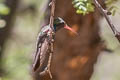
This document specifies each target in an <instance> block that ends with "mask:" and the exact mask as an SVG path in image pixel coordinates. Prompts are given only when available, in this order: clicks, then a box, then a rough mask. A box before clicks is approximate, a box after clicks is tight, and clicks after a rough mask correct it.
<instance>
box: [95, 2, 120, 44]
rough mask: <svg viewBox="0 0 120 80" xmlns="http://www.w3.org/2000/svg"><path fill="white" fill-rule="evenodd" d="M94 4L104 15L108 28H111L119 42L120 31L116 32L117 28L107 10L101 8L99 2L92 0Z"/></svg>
mask: <svg viewBox="0 0 120 80" xmlns="http://www.w3.org/2000/svg"><path fill="white" fill-rule="evenodd" d="M94 4H95V6H96V7H97V8H98V10H99V11H100V12H101V13H102V14H103V16H104V17H105V19H106V21H107V22H108V24H109V26H110V28H111V29H112V31H113V33H114V35H115V37H116V38H117V39H118V41H119V42H120V32H118V31H117V29H116V28H115V26H114V25H113V24H112V21H111V19H110V18H109V16H108V11H107V10H105V9H103V8H102V6H101V5H100V4H99V2H98V1H97V0H94Z"/></svg>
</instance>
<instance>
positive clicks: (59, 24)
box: [53, 17, 77, 34]
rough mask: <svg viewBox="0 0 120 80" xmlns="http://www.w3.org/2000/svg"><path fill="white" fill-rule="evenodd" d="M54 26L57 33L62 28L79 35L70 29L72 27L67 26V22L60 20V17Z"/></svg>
mask: <svg viewBox="0 0 120 80" xmlns="http://www.w3.org/2000/svg"><path fill="white" fill-rule="evenodd" d="M53 25H54V30H55V31H58V30H59V29H61V28H65V29H67V30H70V31H72V32H73V33H75V34H77V32H75V31H74V30H73V29H72V28H70V27H69V26H68V25H67V24H66V22H65V21H64V20H63V19H62V18H60V17H57V18H56V19H54V23H53Z"/></svg>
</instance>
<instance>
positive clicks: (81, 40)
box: [0, 0, 120, 80]
mask: <svg viewBox="0 0 120 80" xmlns="http://www.w3.org/2000/svg"><path fill="white" fill-rule="evenodd" d="M99 1H100V2H101V4H103V1H101V0H99ZM48 3H49V0H0V80H33V76H32V74H31V65H32V60H33V55H34V54H33V53H34V51H35V48H36V46H35V45H36V38H37V34H38V33H39V31H40V28H41V26H43V25H46V24H48V20H49V7H48ZM119 4H120V1H119V0H118V1H117V2H116V3H113V5H115V6H117V7H118V11H117V12H116V14H115V16H110V18H111V19H112V22H113V24H114V25H115V27H116V28H117V29H118V30H119V31H120V22H119V18H120V6H119ZM57 16H59V17H62V18H63V19H64V20H65V21H66V22H67V23H68V24H69V25H70V26H71V27H72V28H73V29H74V30H75V31H77V32H78V33H79V34H80V35H79V36H75V35H74V34H73V33H71V32H68V31H67V30H64V29H62V30H60V31H59V32H58V33H57V34H56V40H55V49H54V55H53V60H52V66H51V71H52V74H53V79H54V80H120V44H119V42H118V41H117V39H116V38H115V37H114V35H113V32H112V31H111V29H110V28H109V25H108V23H107V22H106V20H105V19H104V18H103V16H102V15H101V14H100V13H99V12H98V11H97V10H95V12H94V13H90V14H87V15H85V16H83V15H80V14H76V11H75V9H74V8H73V5H72V0H56V10H55V17H57ZM38 80H50V79H49V77H48V76H42V77H41V78H40V79H38Z"/></svg>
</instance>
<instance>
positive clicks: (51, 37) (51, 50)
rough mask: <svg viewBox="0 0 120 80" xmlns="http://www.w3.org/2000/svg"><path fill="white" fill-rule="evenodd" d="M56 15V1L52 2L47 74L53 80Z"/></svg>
mask: <svg viewBox="0 0 120 80" xmlns="http://www.w3.org/2000/svg"><path fill="white" fill-rule="evenodd" d="M54 13H55V0H52V2H51V15H50V23H49V24H50V27H51V31H50V35H49V36H50V45H49V46H50V55H49V60H48V65H47V72H48V73H49V75H50V78H51V79H52V74H51V71H50V66H51V61H52V55H53V43H54V35H55V34H54V28H53V22H54Z"/></svg>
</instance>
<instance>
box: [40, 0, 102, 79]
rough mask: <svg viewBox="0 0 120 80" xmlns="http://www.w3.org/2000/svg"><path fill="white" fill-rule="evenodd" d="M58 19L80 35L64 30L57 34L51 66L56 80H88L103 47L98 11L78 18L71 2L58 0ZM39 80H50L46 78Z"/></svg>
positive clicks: (56, 11) (56, 12)
mask: <svg viewBox="0 0 120 80" xmlns="http://www.w3.org/2000/svg"><path fill="white" fill-rule="evenodd" d="M55 16H56V17H58V16H59V17H62V18H63V19H64V20H65V21H66V23H67V24H68V25H69V26H71V27H72V28H73V29H74V30H76V31H77V32H79V36H75V35H74V34H73V33H71V32H68V31H67V30H65V29H62V30H60V31H59V32H57V34H56V39H55V47H54V49H55V50H54V56H53V60H52V66H51V68H52V69H51V71H52V74H53V80H89V79H90V77H91V75H92V73H93V68H94V63H96V61H97V57H98V55H99V53H100V52H101V50H102V48H103V43H102V42H101V38H100V34H99V24H98V23H99V20H100V17H101V15H100V14H99V13H98V12H97V11H95V12H94V13H90V14H88V15H86V16H83V15H78V14H76V10H75V9H74V8H73V5H72V0H56V10H55ZM40 80H51V79H50V78H49V77H48V75H45V76H42V77H41V79H40Z"/></svg>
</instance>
